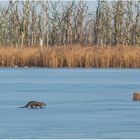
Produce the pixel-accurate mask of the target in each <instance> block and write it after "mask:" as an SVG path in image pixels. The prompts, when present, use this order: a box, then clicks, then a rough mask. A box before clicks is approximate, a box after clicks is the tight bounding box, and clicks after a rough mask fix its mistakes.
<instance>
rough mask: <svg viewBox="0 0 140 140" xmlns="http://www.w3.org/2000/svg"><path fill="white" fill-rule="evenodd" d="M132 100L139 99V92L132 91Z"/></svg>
mask: <svg viewBox="0 0 140 140" xmlns="http://www.w3.org/2000/svg"><path fill="white" fill-rule="evenodd" d="M133 101H140V93H133Z"/></svg>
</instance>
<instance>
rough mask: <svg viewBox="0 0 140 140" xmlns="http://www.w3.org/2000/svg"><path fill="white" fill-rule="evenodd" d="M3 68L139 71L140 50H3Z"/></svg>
mask: <svg viewBox="0 0 140 140" xmlns="http://www.w3.org/2000/svg"><path fill="white" fill-rule="evenodd" d="M0 66H1V67H15V66H18V67H24V66H29V67H32V66H35V67H55V68H56V67H86V68H89V67H95V68H110V67H112V68H139V67H140V47H136V46H135V47H132V46H117V47H107V46H106V47H100V46H99V47H92V46H90V47H80V46H61V47H57V46H56V47H43V48H42V49H41V48H40V47H22V48H16V47H0Z"/></svg>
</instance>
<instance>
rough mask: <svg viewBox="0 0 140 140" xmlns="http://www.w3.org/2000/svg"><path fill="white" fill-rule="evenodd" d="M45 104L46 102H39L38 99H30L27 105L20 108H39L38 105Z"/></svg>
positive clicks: (41, 106)
mask: <svg viewBox="0 0 140 140" xmlns="http://www.w3.org/2000/svg"><path fill="white" fill-rule="evenodd" d="M43 106H46V104H45V103H42V102H38V101H30V102H28V103H27V104H26V105H25V106H23V107H20V108H29V107H30V108H37V107H40V108H43Z"/></svg>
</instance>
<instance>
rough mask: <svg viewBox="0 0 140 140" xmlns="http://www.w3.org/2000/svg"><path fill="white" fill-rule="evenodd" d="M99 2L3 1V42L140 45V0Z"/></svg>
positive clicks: (0, 11) (0, 5)
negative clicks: (94, 3)
mask: <svg viewBox="0 0 140 140" xmlns="http://www.w3.org/2000/svg"><path fill="white" fill-rule="evenodd" d="M96 3H97V5H96V8H95V7H94V6H93V7H92V6H91V5H90V8H89V3H88V2H87V1H66V2H64V1H49V0H46V1H32V0H26V1H21V0H9V1H7V2H4V1H0V30H1V31H0V45H1V46H38V45H43V46H65V45H82V46H85V45H95V46H96V45H97V46H102V45H104V46H105V45H107V46H116V45H140V1H105V0H98V1H97V2H96ZM91 4H93V2H91Z"/></svg>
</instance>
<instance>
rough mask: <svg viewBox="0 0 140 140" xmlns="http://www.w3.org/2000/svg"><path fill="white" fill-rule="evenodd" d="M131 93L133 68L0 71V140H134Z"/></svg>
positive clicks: (137, 81)
mask: <svg viewBox="0 0 140 140" xmlns="http://www.w3.org/2000/svg"><path fill="white" fill-rule="evenodd" d="M135 91H140V70H139V69H132V70H131V69H125V70H124V69H46V68H45V69H42V68H30V69H24V68H23V69H22V68H16V69H12V68H1V69H0V138H1V139H2V138H8V139H10V138H12V139H16V138H30V139H34V138H40V139H41V138H46V139H47V138H67V139H68V138H73V139H74V138H79V139H81V138H92V139H93V138H95V139H98V138H104V139H105V138H114V139H115V138H140V133H139V132H140V102H133V101H132V94H133V92H135ZM30 100H37V101H42V102H45V103H46V104H47V106H46V107H45V108H43V109H26V108H19V107H21V106H24V105H25V104H26V103H27V102H28V101H30Z"/></svg>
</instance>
